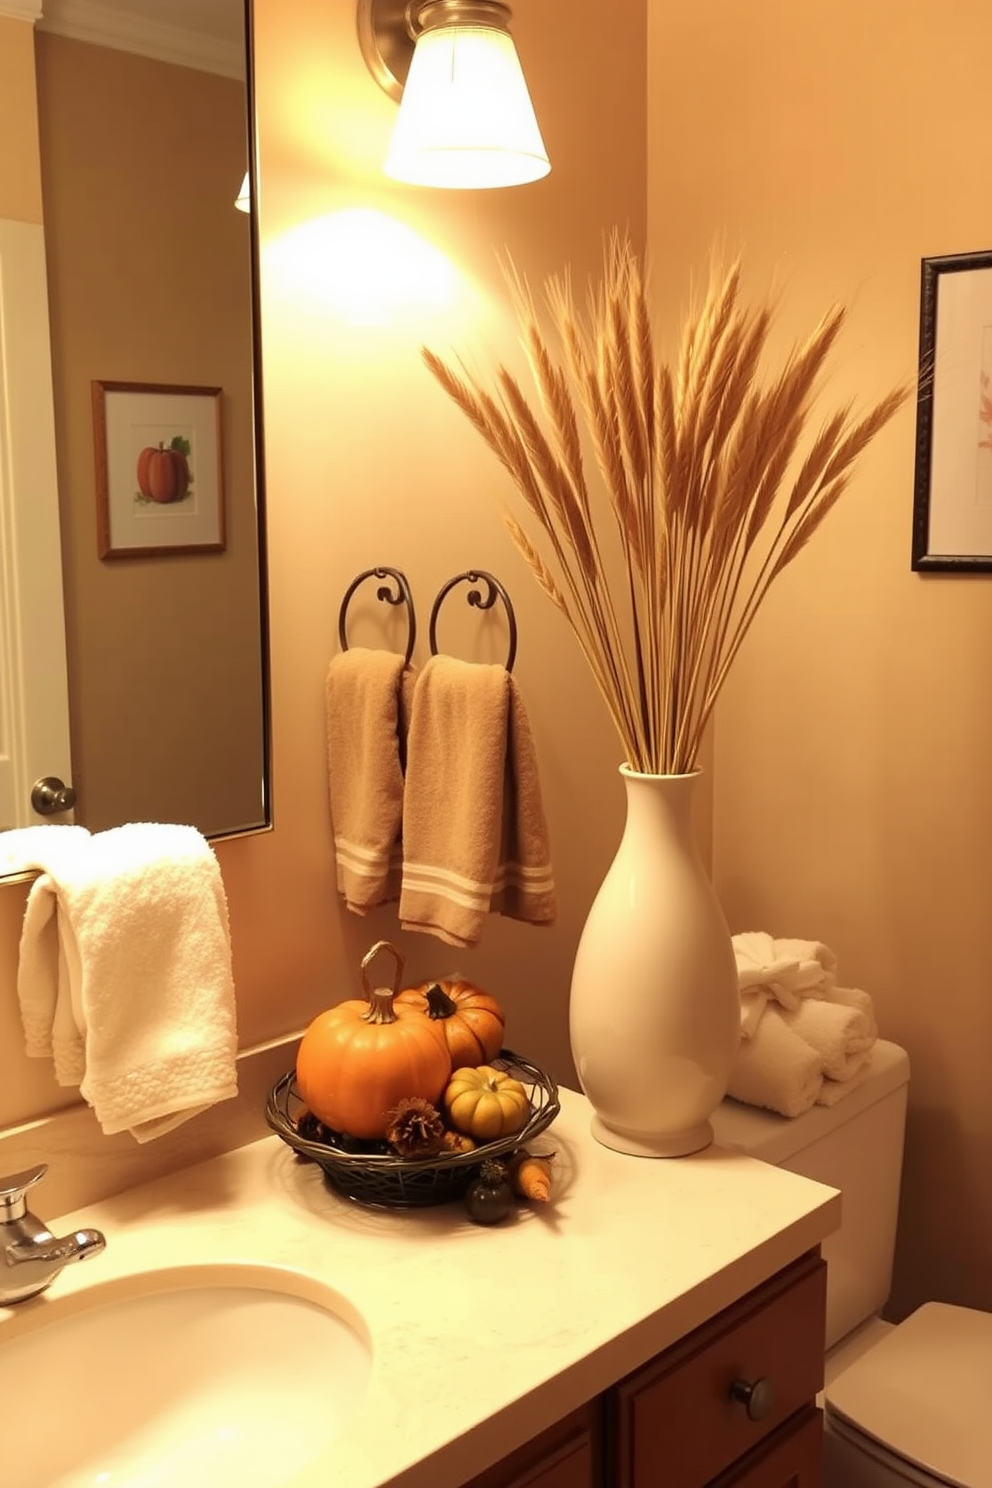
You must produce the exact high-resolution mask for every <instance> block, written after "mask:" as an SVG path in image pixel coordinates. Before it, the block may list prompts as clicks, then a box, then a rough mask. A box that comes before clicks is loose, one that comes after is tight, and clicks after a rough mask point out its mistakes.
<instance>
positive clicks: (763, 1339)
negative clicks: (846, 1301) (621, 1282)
mask: <svg viewBox="0 0 992 1488" xmlns="http://www.w3.org/2000/svg"><path fill="white" fill-rule="evenodd" d="M826 1270H827V1268H826V1263H825V1262H824V1261H822V1260H821V1259H820V1258H819V1255H817V1254H815V1253H811V1254H809V1255H807V1256H804V1257H802V1258H801V1259H800V1260H798V1261H796V1262H795V1263H794V1264H793V1265H792V1266H789V1267H787V1268H786V1269H785V1270H784V1271H781V1272H779V1273H778V1275H777V1276H774V1277H772V1279H771V1280H770V1281H768V1282H766V1283H765V1284H764V1285H763V1286H760V1287H758V1288H756V1290H755V1291H753V1292H750V1293H749V1294H748V1295H747V1296H746V1297H743V1298H741V1300H740V1301H739V1302H736V1303H735V1304H734V1305H733V1306H732V1307H728V1308H727V1309H726V1311H724V1312H722V1313H719V1314H718V1315H717V1316H716V1317H715V1318H713V1319H711V1321H710V1322H708V1323H706V1324H705V1325H704V1326H703V1327H701V1328H699V1329H697V1330H696V1332H695V1333H691V1334H690V1335H689V1337H688V1338H686V1339H683V1341H682V1342H681V1343H679V1344H676V1345H675V1346H674V1347H673V1348H671V1349H668V1350H667V1351H666V1352H665V1353H664V1354H662V1355H660V1356H659V1358H658V1359H656V1360H653V1361H652V1363H650V1364H647V1365H645V1367H644V1368H643V1369H640V1370H638V1371H637V1372H636V1373H634V1374H632V1375H630V1376H628V1378H627V1379H626V1380H624V1381H622V1382H621V1383H620V1384H619V1385H618V1386H617V1387H616V1389H615V1391H614V1392H613V1430H614V1433H615V1441H616V1448H617V1461H618V1465H619V1476H618V1480H617V1488H704V1485H705V1484H707V1483H709V1482H710V1481H711V1480H712V1479H713V1478H716V1477H718V1476H719V1474H720V1473H722V1472H724V1471H725V1469H727V1468H728V1467H730V1465H731V1464H732V1463H734V1462H736V1461H737V1459H738V1458H740V1457H743V1456H744V1455H745V1453H747V1452H750V1451H751V1449H752V1448H753V1447H755V1446H756V1445H757V1444H758V1443H759V1442H760V1441H762V1440H763V1439H764V1438H765V1437H766V1436H768V1435H769V1433H771V1432H773V1431H775V1430H776V1428H777V1427H779V1426H781V1425H782V1423H783V1422H784V1421H785V1420H787V1418H788V1417H789V1416H791V1415H792V1414H793V1412H795V1411H798V1410H800V1409H801V1408H802V1407H803V1406H807V1405H809V1404H811V1403H812V1401H813V1400H814V1398H815V1395H816V1392H817V1390H819V1389H820V1387H821V1385H822V1383H823V1349H824V1329H825V1314H826ZM757 1380H765V1381H768V1382H770V1384H771V1386H772V1390H773V1398H772V1401H771V1404H770V1405H768V1406H767V1409H766V1410H765V1412H764V1413H763V1414H762V1415H761V1419H759V1420H756V1421H753V1420H751V1419H750V1417H749V1415H748V1412H747V1409H746V1407H745V1405H744V1404H742V1403H741V1402H740V1401H739V1400H736V1399H735V1398H734V1396H733V1394H732V1393H731V1391H732V1388H733V1386H734V1384H735V1382H736V1381H744V1382H747V1383H750V1384H753V1383H754V1382H755V1381H757Z"/></svg>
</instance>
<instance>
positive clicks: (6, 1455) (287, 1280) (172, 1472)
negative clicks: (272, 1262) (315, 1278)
mask: <svg viewBox="0 0 992 1488" xmlns="http://www.w3.org/2000/svg"><path fill="white" fill-rule="evenodd" d="M370 1367H371V1349H370V1346H369V1342H368V1339H367V1337H366V1335H365V1333H364V1330H363V1328H362V1324H361V1320H360V1319H359V1318H358V1317H357V1315H356V1314H355V1313H354V1311H353V1310H352V1309H351V1308H350V1307H349V1306H348V1304H347V1303H346V1302H345V1300H344V1299H343V1298H341V1297H339V1296H337V1294H335V1293H334V1292H331V1291H330V1290H328V1289H327V1288H325V1287H323V1286H320V1285H319V1284H318V1283H316V1282H311V1281H310V1280H309V1279H308V1278H307V1277H305V1276H301V1275H298V1274H297V1273H294V1272H289V1271H282V1270H280V1269H278V1268H275V1267H262V1266H247V1265H230V1266H226V1265H225V1266H195V1267H176V1268H174V1269H170V1270H167V1271H155V1272H151V1273H147V1274H145V1275H142V1276H136V1277H126V1278H121V1279H119V1280H116V1281H110V1282H107V1283H105V1284H103V1285H101V1286H93V1287H90V1288H88V1289H86V1290H85V1291H80V1292H78V1293H76V1294H73V1295H71V1296H66V1297H64V1298H59V1299H56V1298H55V1297H53V1296H51V1294H49V1297H46V1298H44V1299H38V1300H37V1301H32V1302H29V1303H24V1304H21V1307H20V1308H19V1309H18V1310H17V1315H16V1316H15V1317H14V1318H13V1319H12V1320H11V1322H10V1323H9V1324H5V1326H4V1327H3V1328H2V1329H0V1400H2V1401H3V1416H4V1422H5V1429H4V1433H3V1435H4V1442H3V1449H2V1463H3V1468H2V1473H0V1476H2V1479H3V1481H4V1482H5V1483H9V1484H10V1485H11V1488H14V1485H15V1484H16V1488H93V1485H94V1484H99V1485H107V1488H206V1485H220V1484H233V1483H237V1485H238V1488H278V1485H279V1484H282V1483H286V1482H288V1481H289V1480H290V1479H291V1478H292V1477H293V1476H294V1474H295V1473H297V1472H299V1471H300V1470H301V1469H302V1468H303V1467H304V1466H305V1465H306V1463H307V1462H309V1461H311V1460H312V1459H313V1458H314V1457H315V1456H317V1455H318V1453H320V1452H321V1451H322V1450H323V1449H324V1448H325V1447H326V1446H327V1445H328V1444H329V1443H330V1442H331V1441H332V1440H333V1438H334V1436H335V1434H336V1433H337V1432H338V1431H339V1430H340V1429H341V1428H342V1427H343V1426H344V1425H346V1424H347V1422H348V1419H349V1417H350V1415H351V1413H352V1411H353V1410H354V1408H355V1406H356V1405H357V1403H358V1402H359V1401H360V1400H361V1398H362V1396H363V1394H364V1392H365V1388H366V1385H367V1382H368V1376H369V1370H370Z"/></svg>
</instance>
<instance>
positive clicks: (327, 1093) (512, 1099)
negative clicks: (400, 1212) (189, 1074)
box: [266, 941, 559, 1224]
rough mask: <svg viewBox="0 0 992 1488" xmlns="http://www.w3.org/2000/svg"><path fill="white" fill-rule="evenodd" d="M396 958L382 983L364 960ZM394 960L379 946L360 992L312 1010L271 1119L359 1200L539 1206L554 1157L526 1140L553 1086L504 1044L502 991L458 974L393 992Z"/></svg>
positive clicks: (551, 1112) (272, 1102)
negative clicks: (387, 982)
mask: <svg viewBox="0 0 992 1488" xmlns="http://www.w3.org/2000/svg"><path fill="white" fill-rule="evenodd" d="M383 950H385V951H388V952H389V953H390V954H391V955H392V956H393V958H394V961H395V971H394V980H393V986H392V988H388V987H374V986H372V985H371V984H370V982H369V980H368V976H367V973H368V967H369V965H370V963H371V961H372V960H373V958H374V957H375V956H376V955H378V953H379V952H380V951H383ZM402 975H403V957H402V955H401V953H400V952H399V951H398V950H397V948H396V947H395V946H394V945H392V944H390V942H389V941H377V942H376V944H375V945H374V946H372V948H371V949H370V950H369V951H368V952H367V953H366V955H365V956H364V957H363V959H362V963H361V981H362V988H363V991H364V994H365V995H364V997H363V998H361V999H358V998H352V999H346V1000H345V1001H343V1002H339V1003H337V1004H336V1005H335V1006H334V1007H331V1008H328V1009H327V1011H326V1012H322V1013H319V1014H318V1015H317V1017H316V1018H314V1020H313V1022H312V1023H311V1024H310V1026H309V1027H308V1028H307V1030H306V1032H305V1033H304V1035H303V1038H302V1040H301V1042H300V1047H299V1049H298V1051H297V1057H296V1069H295V1071H292V1072H290V1073H289V1074H287V1075H285V1076H283V1078H282V1079H281V1080H279V1081H277V1083H276V1085H275V1086H274V1087H273V1090H272V1092H271V1093H270V1096H269V1100H268V1104H267V1107H266V1118H267V1120H268V1122H269V1125H270V1126H271V1127H272V1128H273V1130H274V1131H276V1132H277V1133H278V1134H279V1136H281V1137H282V1138H283V1140H284V1141H285V1142H287V1143H288V1144H289V1145H290V1146H291V1147H292V1148H293V1149H294V1150H295V1151H296V1152H297V1153H298V1154H299V1155H300V1156H302V1157H305V1158H309V1159H312V1160H313V1161H315V1162H317V1163H319V1164H320V1166H321V1167H322V1169H323V1170H324V1173H325V1175H326V1177H327V1180H328V1182H329V1183H330V1184H331V1186H332V1187H334V1188H335V1189H337V1190H338V1191H340V1192H342V1193H344V1194H347V1195H348V1197H350V1198H353V1199H356V1200H358V1201H360V1202H364V1203H369V1204H382V1205H386V1206H390V1207H398V1208H412V1207H417V1206H421V1205H426V1204H436V1203H441V1202H444V1201H445V1200H447V1199H451V1198H457V1197H461V1198H463V1199H464V1202H465V1205H466V1208H467V1209H468V1212H469V1214H470V1215H471V1216H472V1218H473V1219H475V1220H477V1221H478V1222H479V1223H482V1224H493V1223H495V1222H497V1221H498V1220H500V1219H504V1218H506V1216H507V1214H509V1213H510V1211H511V1210H512V1208H513V1205H514V1203H515V1201H516V1199H517V1198H527V1199H532V1200H535V1201H537V1202H545V1201H547V1199H548V1198H549V1197H550V1194H551V1175H552V1157H551V1155H549V1154H546V1153H545V1154H541V1153H535V1152H531V1151H530V1150H529V1149H528V1147H527V1145H526V1144H527V1143H528V1142H530V1141H532V1140H533V1138H535V1137H536V1136H538V1135H539V1134H540V1133H541V1132H543V1131H544V1130H545V1129H546V1128H547V1127H548V1126H549V1125H550V1124H551V1122H552V1121H553V1120H554V1118H555V1116H556V1115H557V1114H558V1110H559V1105H558V1088H557V1086H556V1084H555V1082H554V1081H553V1080H552V1079H551V1077H550V1076H549V1075H547V1074H545V1073H544V1071H543V1070H541V1069H539V1068H538V1067H537V1066H536V1065H533V1064H531V1063H530V1062H529V1061H527V1060H525V1059H523V1058H521V1056H520V1055H517V1054H514V1053H512V1052H511V1051H510V1050H508V1049H505V1048H504V1047H503V1034H504V1027H505V1015H504V1012H503V1009H502V1007H501V1005H500V1003H499V1002H498V1000H497V999H496V998H495V997H493V996H491V995H490V994H489V993H488V992H485V991H483V990H482V989H481V988H479V987H476V986H474V985H473V984H472V983H471V982H468V981H465V980H463V979H448V980H443V981H435V982H425V983H423V984H422V985H420V986H417V987H409V988H406V989H401V981H402Z"/></svg>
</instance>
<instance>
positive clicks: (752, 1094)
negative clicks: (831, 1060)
mask: <svg viewBox="0 0 992 1488" xmlns="http://www.w3.org/2000/svg"><path fill="white" fill-rule="evenodd" d="M822 1086H823V1065H822V1063H821V1060H820V1056H819V1054H817V1052H816V1050H815V1049H813V1048H811V1046H810V1045H809V1044H808V1043H807V1042H806V1040H805V1039H803V1038H800V1036H799V1035H798V1034H797V1033H794V1032H793V1030H792V1029H791V1028H789V1027H788V1026H787V1025H786V1023H785V1021H784V1019H783V1018H782V1016H781V1015H780V1014H779V1012H778V1009H769V1011H768V1013H767V1015H766V1016H765V1017H764V1018H762V1019H761V1022H760V1023H759V1024H758V1026H757V1028H756V1029H755V1031H754V1034H753V1036H752V1037H751V1038H749V1039H744V1040H742V1042H741V1046H740V1049H739V1051H738V1054H737V1059H736V1061H735V1063H734V1068H733V1070H732V1072H731V1076H730V1085H729V1088H728V1091H727V1093H728V1095H732V1096H733V1098H734V1099H735V1100H739V1101H744V1102H745V1103H746V1104H747V1105H749V1106H764V1107H765V1108H766V1109H767V1110H769V1111H777V1112H778V1113H779V1115H781V1116H801V1115H802V1114H803V1112H804V1111H808V1110H809V1108H810V1107H811V1106H813V1105H815V1104H816V1101H817V1099H818V1097H819V1095H820V1091H821V1089H822Z"/></svg>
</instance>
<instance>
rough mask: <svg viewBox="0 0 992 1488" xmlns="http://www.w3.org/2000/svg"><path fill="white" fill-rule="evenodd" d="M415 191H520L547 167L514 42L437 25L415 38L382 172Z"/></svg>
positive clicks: (482, 29)
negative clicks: (513, 188)
mask: <svg viewBox="0 0 992 1488" xmlns="http://www.w3.org/2000/svg"><path fill="white" fill-rule="evenodd" d="M383 168H384V170H385V172H386V175H387V176H392V177H393V179H394V180H397V181H409V182H410V183H411V184H413V185H415V186H446V187H459V188H462V189H464V188H466V187H489V186H520V185H522V184H523V183H524V182H526V181H537V180H539V179H540V178H541V177H542V176H546V175H547V174H548V172H549V171H550V169H551V165H550V162H549V161H548V154H547V151H546V150H545V148H544V141H543V139H542V138H541V131H540V129H539V128H538V124H537V119H536V117H535V115H534V106H533V104H532V103H531V101H530V94H529V93H528V91H527V84H526V82H525V80H524V75H523V71H522V69H521V66H520V59H519V57H518V56H517V49H516V47H515V46H514V44H513V38H512V37H511V36H510V35H509V34H508V33H507V32H505V31H498V30H495V29H493V28H492V27H488V26H439V27H437V28H435V29H431V30H426V31H424V32H422V33H421V35H420V36H419V37H418V39H417V45H416V48H415V50H414V53H413V58H412V61H411V63H410V71H409V74H408V76H407V80H406V86H405V87H404V89H403V98H402V101H401V103H400V112H399V117H398V118H397V120H396V126H395V128H394V130H393V137H392V140H391V142H390V146H389V153H388V155H387V156H386V163H385V166H384V167H383Z"/></svg>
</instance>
